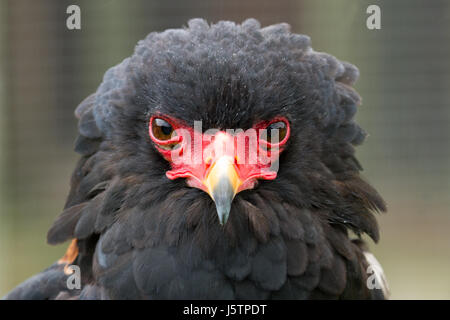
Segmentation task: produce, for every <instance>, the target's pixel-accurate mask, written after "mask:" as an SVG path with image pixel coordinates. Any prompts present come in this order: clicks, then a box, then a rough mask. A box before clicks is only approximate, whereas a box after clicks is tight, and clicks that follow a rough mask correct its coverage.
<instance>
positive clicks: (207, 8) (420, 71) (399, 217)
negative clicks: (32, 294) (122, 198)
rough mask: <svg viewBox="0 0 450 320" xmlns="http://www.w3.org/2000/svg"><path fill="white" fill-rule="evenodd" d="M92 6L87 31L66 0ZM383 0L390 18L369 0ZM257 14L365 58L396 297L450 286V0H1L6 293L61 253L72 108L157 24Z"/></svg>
mask: <svg viewBox="0 0 450 320" xmlns="http://www.w3.org/2000/svg"><path fill="white" fill-rule="evenodd" d="M70 4H78V5H79V6H80V7H81V24H82V29H81V30H75V31H70V30H67V28H66V18H67V16H68V15H67V14H66V8H67V6H68V5H70ZM370 4H378V5H379V6H380V7H381V23H382V29H381V30H368V29H367V28H366V18H367V16H368V15H367V14H366V8H367V7H368V5H370ZM193 17H203V18H206V19H207V20H208V21H210V22H216V21H218V20H234V21H236V22H241V21H243V20H244V19H245V18H248V17H254V18H257V19H259V20H260V21H261V23H262V24H263V25H268V24H272V23H276V22H287V23H289V24H291V26H292V29H293V31H295V32H298V33H304V34H307V35H309V36H311V38H312V43H313V47H314V49H315V50H317V51H326V52H328V53H331V54H333V55H335V56H336V57H338V58H340V59H342V60H347V61H350V62H352V63H353V64H355V65H357V66H358V67H359V69H360V71H361V77H360V80H359V82H358V83H357V85H356V88H357V90H358V91H359V93H360V94H361V95H362V97H363V105H362V106H361V107H360V109H359V112H358V114H357V119H358V122H359V123H360V124H361V125H362V127H363V128H364V129H365V130H366V131H368V133H369V134H370V136H369V137H368V139H367V140H366V142H365V144H364V145H362V146H360V147H359V148H358V151H357V154H358V157H359V159H360V161H361V162H362V164H363V166H364V168H365V170H364V172H363V174H364V175H365V177H366V178H367V179H368V180H369V181H370V182H371V183H372V184H373V185H374V186H375V187H376V188H377V189H378V190H379V191H380V193H381V194H382V195H383V196H384V198H385V200H386V201H387V203H388V208H389V212H388V213H387V214H386V215H380V216H379V223H380V225H381V241H380V243H379V244H378V245H375V244H373V243H372V242H370V246H371V249H372V250H373V251H374V253H375V254H376V256H377V257H378V259H379V260H380V262H381V263H382V265H383V267H384V270H385V272H386V274H387V277H388V280H389V282H390V286H391V291H392V298H393V299H449V298H450V273H449V270H450V215H449V211H450V209H449V208H450V126H449V124H450V33H449V31H450V2H449V1H426V0H420V1H419V0H415V1H333V0H326V1H325V0H319V1H317V0H315V1H313V0H311V1H299V0H283V1H280V0H278V1H271V0H263V1H253V0H251V1H249V0H245V1H243V0H239V1H237V0H227V1H225V0H222V1H218V0H214V1H172V0H160V1H148V0H147V1H144V0H142V1H138V0H133V1H119V0H96V1H87V0H86V1H75V0H72V1H57V0H54V1H24V0H14V1H6V0H0V144H1V146H0V147H1V148H0V210H1V211H0V296H2V295H4V294H5V293H6V292H7V291H8V290H10V289H11V288H13V287H14V286H15V285H17V284H18V283H20V282H21V281H23V280H24V279H25V278H27V277H29V276H31V275H33V274H35V273H37V272H38V271H40V270H42V269H43V268H45V267H47V266H48V265H50V264H51V263H52V262H53V261H55V260H56V259H58V258H59V257H60V256H62V254H63V252H64V251H65V249H66V246H65V245H63V246H58V247H51V246H49V245H47V244H46V242H45V238H46V232H47V229H48V228H49V226H50V225H51V223H52V221H53V219H54V218H55V217H56V216H57V215H58V214H59V212H60V211H61V209H62V207H63V204H64V201H65V197H66V195H67V193H68V190H69V179H70V175H71V172H72V170H73V168H74V166H75V163H76V161H77V155H76V154H75V153H74V152H73V151H72V147H73V141H74V139H75V137H76V131H77V124H76V121H75V118H74V116H73V110H74V109H75V107H76V106H77V104H78V103H79V102H81V101H82V100H83V98H85V97H86V96H87V95H89V94H90V93H92V92H94V91H95V90H96V88H97V86H98V85H99V84H100V82H101V80H102V76H103V73H104V72H105V71H106V70H107V69H108V68H109V67H111V66H113V65H115V64H117V63H119V62H120V61H122V60H123V59H124V58H126V57H127V56H129V55H130V54H131V53H132V51H133V48H134V46H135V44H136V43H137V41H138V40H140V39H142V38H144V37H145V36H146V34H147V33H149V32H151V31H158V30H164V29H166V28H174V27H175V28H176V27H181V26H183V25H186V23H187V21H188V19H190V18H193Z"/></svg>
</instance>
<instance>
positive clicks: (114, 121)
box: [6, 19, 386, 299]
mask: <svg viewBox="0 0 450 320" xmlns="http://www.w3.org/2000/svg"><path fill="white" fill-rule="evenodd" d="M358 75H359V72H358V69H357V68H356V67H354V66H353V65H351V64H349V63H347V62H341V61H339V60H337V59H336V58H334V57H333V56H331V55H328V54H326V53H320V52H316V51H314V50H313V49H312V48H311V47H310V39H309V37H307V36H305V35H300V34H294V33H291V32H290V27H289V25H288V24H284V23H281V24H276V25H272V26H268V27H265V28H261V27H260V24H259V22H258V21H256V20H254V19H248V20H246V21H244V22H243V23H242V24H235V23H233V22H229V21H221V22H218V23H217V24H212V25H209V24H208V23H207V22H205V20H202V19H193V20H190V21H189V23H188V26H187V27H186V28H183V29H170V30H166V31H164V32H160V33H156V32H153V33H150V34H149V35H148V36H147V37H146V38H145V39H144V40H142V41H140V42H139V43H138V44H137V46H136V48H135V51H134V54H133V55H132V56H131V57H129V58H127V59H125V60H124V61H123V62H122V63H120V64H119V65H117V66H115V67H113V68H111V69H109V70H108V71H107V72H106V74H105V76H104V78H103V82H102V83H101V84H100V86H99V87H98V89H97V91H96V92H95V93H93V94H92V95H90V96H89V97H87V98H86V99H85V100H84V101H83V102H82V103H81V104H80V105H79V106H78V108H77V109H76V111H75V115H76V117H77V118H78V119H79V126H78V129H79V135H78V138H77V140H76V143H75V151H76V152H78V153H79V154H80V155H81V159H80V160H79V162H78V164H77V166H76V168H75V171H74V173H73V176H72V180H71V189H70V193H69V196H68V199H67V202H66V205H65V208H64V211H63V212H62V213H61V215H60V216H59V217H58V218H57V219H56V221H55V222H54V224H53V226H52V227H51V229H50V231H49V232H48V242H49V243H50V244H59V243H62V242H65V241H68V240H70V241H71V244H70V246H69V249H68V251H67V253H66V255H65V256H64V257H63V258H62V259H61V260H59V261H58V262H56V263H55V264H53V265H52V266H50V267H49V268H48V269H46V270H44V271H43V272H42V273H40V274H38V275H36V276H34V277H32V278H30V279H28V280H27V281H25V282H24V283H22V284H21V285H19V286H18V287H17V288H15V289H14V290H13V291H12V292H10V293H9V294H8V295H7V296H6V299H330V298H331V299H380V298H381V299H382V298H386V290H385V289H386V283H385V280H384V276H383V274H382V272H381V271H380V270H381V268H380V267H379V265H378V263H377V262H376V259H375V258H374V257H373V255H371V254H370V253H368V252H367V249H366V246H365V245H364V243H363V241H362V240H361V239H360V236H361V235H362V234H364V233H365V234H367V235H369V236H370V237H371V238H372V239H373V240H374V241H375V242H377V241H378V238H379V232H378V227H377V222H376V220H375V218H374V215H373V213H374V212H376V211H385V204H384V201H383V200H382V198H381V197H380V196H379V195H378V193H377V192H376V191H375V190H374V188H372V187H371V186H370V185H369V184H368V183H366V182H365V181H363V180H362V179H361V177H360V175H359V171H361V170H362V169H361V166H360V164H359V162H358V161H357V159H356V158H355V155H354V146H355V145H358V144H360V143H362V142H363V140H364V137H365V133H364V131H363V130H362V129H361V128H360V127H359V126H358V125H357V124H356V123H355V122H354V120H353V118H354V115H355V112H356V109H357V105H359V103H360V97H359V95H358V94H357V93H356V91H355V90H354V89H353V88H352V85H353V83H354V82H355V81H356V79H357V78H358ZM238 129H240V130H238ZM255 137H256V138H255ZM224 146H225V147H224ZM230 146H231V147H233V148H228V147H230ZM224 150H225V151H224ZM230 150H231V151H230ZM236 150H237V151H236ZM239 150H240V151H239ZM251 159H253V160H252V161H250V160H251ZM351 235H353V238H355V239H351V237H352V236H351ZM70 265H75V266H78V267H79V271H80V275H81V287H80V288H72V289H71V288H69V287H68V285H67V280H68V277H70V273H71V271H72V268H69V266H70ZM372 269H373V270H374V271H376V273H375V274H374V276H375V277H374V281H372V279H371V278H370V277H371V272H372V271H371V270H372ZM371 281H372V282H371ZM371 284H375V285H372V286H371Z"/></svg>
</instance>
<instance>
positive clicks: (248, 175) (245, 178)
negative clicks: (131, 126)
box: [149, 115, 290, 193]
mask: <svg viewBox="0 0 450 320" xmlns="http://www.w3.org/2000/svg"><path fill="white" fill-rule="evenodd" d="M155 118H160V119H163V120H165V121H167V122H168V123H169V124H170V125H171V126H172V128H173V130H174V132H175V133H176V134H177V135H176V136H173V135H172V138H170V139H168V140H160V139H158V138H156V137H155V136H154V135H153V131H152V127H151V126H152V123H153V119H155ZM279 121H283V122H285V124H286V135H285V137H284V138H283V139H282V141H280V142H279V143H276V144H272V143H269V142H268V141H266V140H264V139H263V138H262V137H261V133H262V131H261V129H266V128H267V127H268V126H269V125H270V124H272V123H275V122H279ZM252 129H254V131H253V132H251V131H246V132H244V131H242V130H241V131H239V132H236V133H235V134H233V135H232V134H230V133H229V132H226V131H216V133H214V132H213V133H211V132H209V133H208V132H205V133H203V134H202V132H201V130H198V131H197V130H194V128H193V127H192V126H189V125H187V124H186V123H184V122H183V121H182V120H179V119H174V118H172V117H168V116H166V115H155V116H153V117H151V119H150V123H149V134H150V138H151V139H152V140H153V142H154V143H155V146H156V148H157V149H158V151H159V152H160V153H161V155H162V156H163V157H164V158H165V159H166V160H167V161H169V162H170V164H171V166H172V170H169V171H167V172H166V176H167V178H169V179H171V180H174V179H178V178H186V179H187V184H188V185H189V186H191V187H195V188H199V189H201V190H203V191H205V192H208V190H207V189H206V187H205V185H204V181H205V179H206V177H207V176H208V173H209V171H210V168H211V165H212V164H213V163H215V161H216V160H217V159H219V158H221V157H224V156H225V157H230V158H229V159H230V161H232V162H233V166H234V169H235V170H236V172H237V175H238V177H239V180H240V181H241V183H240V185H239V188H238V190H237V192H236V193H238V192H240V191H243V190H246V189H252V188H254V187H255V185H256V184H257V180H258V179H263V180H273V179H275V178H276V177H277V171H275V170H273V169H271V164H272V163H273V162H274V161H275V160H276V159H278V157H279V155H280V153H281V152H282V151H283V148H284V145H285V144H286V142H287V140H288V139H289V135H290V127H289V122H288V121H287V119H286V118H284V117H277V118H275V119H272V120H271V121H263V122H260V123H258V124H257V125H255V126H254V127H253V128H252ZM246 133H250V134H251V133H254V136H253V137H254V139H253V140H252V139H251V138H249V139H245V138H244V137H245V134H246ZM243 141H245V142H243ZM173 144H177V146H176V147H174V148H173V149H171V150H166V149H164V146H171V145H173ZM178 144H179V145H178ZM255 144H256V145H255ZM227 148H228V149H227ZM244 150H245V151H244ZM202 155H203V156H202ZM255 160H256V161H255Z"/></svg>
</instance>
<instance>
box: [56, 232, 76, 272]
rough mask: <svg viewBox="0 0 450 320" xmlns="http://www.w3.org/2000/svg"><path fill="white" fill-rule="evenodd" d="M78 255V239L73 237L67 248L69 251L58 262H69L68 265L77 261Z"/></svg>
mask: <svg viewBox="0 0 450 320" xmlns="http://www.w3.org/2000/svg"><path fill="white" fill-rule="evenodd" d="M77 256H78V245H77V239H73V240H72V242H71V243H70V245H69V247H68V248H67V251H66V253H65V254H64V256H63V257H62V258H61V259H59V260H58V264H67V265H69V264H71V263H72V262H74V261H75V259H76V258H77ZM64 270H65V269H64ZM64 272H65V271H64Z"/></svg>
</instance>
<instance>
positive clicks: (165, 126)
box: [150, 117, 179, 150]
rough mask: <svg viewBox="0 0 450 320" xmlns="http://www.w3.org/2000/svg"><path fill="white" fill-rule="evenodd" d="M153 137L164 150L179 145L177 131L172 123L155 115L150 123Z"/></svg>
mask: <svg viewBox="0 0 450 320" xmlns="http://www.w3.org/2000/svg"><path fill="white" fill-rule="evenodd" d="M150 131H151V138H152V139H153V141H155V142H156V143H157V144H158V145H159V147H160V148H162V149H164V150H171V149H173V148H174V147H175V146H177V145H178V143H177V142H179V141H173V142H172V140H176V139H175V138H176V136H177V134H176V131H175V130H174V129H173V127H172V125H171V124H170V123H169V122H167V121H166V120H164V119H161V118H157V117H154V118H152V120H151V123H150Z"/></svg>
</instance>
